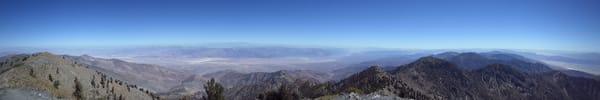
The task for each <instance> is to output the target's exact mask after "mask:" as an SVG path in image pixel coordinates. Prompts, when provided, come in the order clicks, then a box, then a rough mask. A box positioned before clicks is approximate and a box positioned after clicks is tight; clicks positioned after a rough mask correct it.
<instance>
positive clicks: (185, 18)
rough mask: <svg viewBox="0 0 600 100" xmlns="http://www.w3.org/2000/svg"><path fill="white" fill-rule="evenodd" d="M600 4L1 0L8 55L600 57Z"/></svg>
mask: <svg viewBox="0 0 600 100" xmlns="http://www.w3.org/2000/svg"><path fill="white" fill-rule="evenodd" d="M598 5H600V2H599V1H597V0H502V1H492V0H472V1H466V0H465V1H462V0H458V1H455V0H443V1H434V0H205V1H202V0H189V1H182V0H164V1H158V0H133V1H126V0H89V1H88V0H73V1H55V0H47V1H46V0H40V1H27V0H2V1H0V37H2V38H1V39H0V47H13V46H28V47H86V46H131V45H134V46H136V45H139V46H141V45H194V44H203V43H219V42H247V43H263V44H287V45H315V46H332V47H382V48H420V49H456V48H505V49H550V50H574V51H599V50H600V46H597V44H598V43H600V33H599V32H600V19H599V18H600V7H599V6H598Z"/></svg>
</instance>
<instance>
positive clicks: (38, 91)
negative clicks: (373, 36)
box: [0, 51, 600, 100]
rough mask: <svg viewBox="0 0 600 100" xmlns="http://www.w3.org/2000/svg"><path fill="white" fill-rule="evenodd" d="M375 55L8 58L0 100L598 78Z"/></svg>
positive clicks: (531, 63)
mask: <svg viewBox="0 0 600 100" xmlns="http://www.w3.org/2000/svg"><path fill="white" fill-rule="evenodd" d="M354 57H360V56H354ZM380 57H381V58H377V59H369V60H363V62H359V63H354V64H352V63H346V64H347V66H346V67H343V68H340V69H337V70H332V71H318V70H317V71H314V70H279V71H273V72H243V71H238V70H221V71H215V72H211V73H206V74H196V73H193V72H190V71H185V70H181V69H177V68H169V67H164V66H161V65H154V64H140V63H133V62H128V61H124V60H119V59H105V58H96V57H92V56H88V55H82V56H69V55H55V54H51V53H49V52H41V53H33V54H17V55H7V56H3V57H0V61H1V63H0V66H1V67H0V83H2V85H0V99H23V98H32V99H145V100H148V99H167V100H175V99H182V98H186V97H190V98H191V99H201V98H202V97H203V96H206V95H207V94H206V93H204V90H206V88H205V87H204V84H206V83H207V81H208V80H210V79H215V80H216V82H217V83H219V84H221V85H222V86H223V87H224V92H223V95H224V97H225V99H227V100H254V99H257V98H265V97H268V96H272V95H277V94H278V93H284V94H286V95H287V96H291V98H295V99H325V100H331V99H334V100H342V99H369V98H371V99H374V98H378V99H392V100H393V99H418V100H437V99H442V100H445V99H452V100H454V99H476V100H479V99H484V100H514V99H534V100H595V99H600V77H599V76H597V75H594V74H589V73H586V72H582V71H577V70H569V69H563V68H556V67H553V66H551V65H547V64H546V63H544V62H543V61H538V60H536V59H531V58H528V57H525V56H521V55H519V54H512V53H506V52H498V51H495V52H480V53H476V52H463V53H459V52H442V53H438V54H432V55H427V53H421V54H413V55H389V56H385V57H384V56H380ZM346 61H347V60H346ZM282 91H283V92H282ZM284 94H281V95H284Z"/></svg>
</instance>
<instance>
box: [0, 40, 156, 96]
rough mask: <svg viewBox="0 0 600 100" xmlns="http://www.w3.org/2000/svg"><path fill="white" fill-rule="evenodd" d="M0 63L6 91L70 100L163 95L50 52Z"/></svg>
mask: <svg viewBox="0 0 600 100" xmlns="http://www.w3.org/2000/svg"><path fill="white" fill-rule="evenodd" d="M0 66H1V67H0V70H1V73H0V89H2V90H3V91H15V90H18V91H20V92H34V93H41V94H47V95H48V97H47V98H53V99H68V100H74V99H84V100H89V99H131V100H133V99H144V100H152V99H159V98H160V97H158V96H156V95H155V94H154V93H153V92H152V91H148V90H147V89H146V88H142V87H139V86H137V85H134V84H129V83H127V82H124V81H121V80H117V79H115V78H112V77H108V76H107V75H106V74H105V73H102V72H99V71H96V70H93V69H90V68H89V66H87V65H85V64H82V63H79V62H76V61H73V60H69V59H67V58H66V57H64V56H57V55H53V54H50V53H47V52H44V53H36V54H31V55H14V56H10V57H6V58H5V59H3V61H1V62H0ZM8 93H11V92H8ZM15 97H18V96H15ZM0 98H2V97H0ZM11 98H12V97H11ZM19 99H27V98H19Z"/></svg>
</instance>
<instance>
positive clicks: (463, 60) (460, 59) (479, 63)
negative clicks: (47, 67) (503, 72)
mask: <svg viewBox="0 0 600 100" xmlns="http://www.w3.org/2000/svg"><path fill="white" fill-rule="evenodd" d="M433 57H436V58H440V59H444V60H446V61H449V62H451V63H454V64H456V66H458V67H460V68H462V69H466V70H477V69H481V68H484V67H486V66H487V65H490V64H505V65H510V66H513V67H514V68H515V69H517V70H519V71H523V72H526V73H542V72H548V71H551V70H552V69H551V68H550V67H549V66H547V65H545V64H543V63H541V62H537V61H534V60H531V59H527V58H525V57H522V56H519V55H515V54H508V53H502V52H486V53H474V52H467V53H456V52H446V53H441V54H438V55H434V56H433Z"/></svg>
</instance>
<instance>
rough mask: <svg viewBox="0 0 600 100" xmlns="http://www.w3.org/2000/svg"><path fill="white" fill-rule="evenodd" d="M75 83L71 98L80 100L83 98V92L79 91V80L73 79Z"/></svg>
mask: <svg viewBox="0 0 600 100" xmlns="http://www.w3.org/2000/svg"><path fill="white" fill-rule="evenodd" d="M74 82H75V91H74V92H73V96H75V98H76V99H77V100H82V98H83V91H82V90H81V88H82V87H81V82H79V79H77V78H75V80H74Z"/></svg>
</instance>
